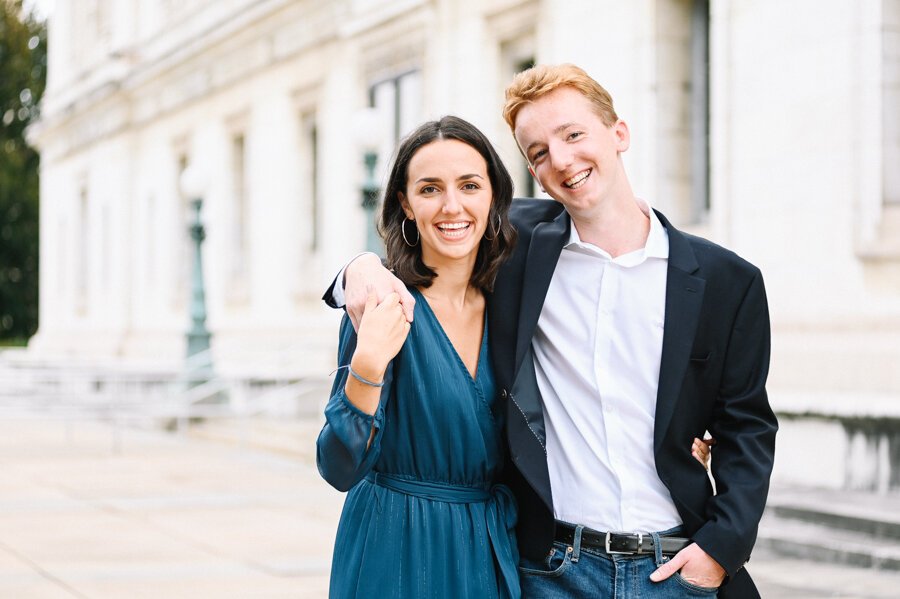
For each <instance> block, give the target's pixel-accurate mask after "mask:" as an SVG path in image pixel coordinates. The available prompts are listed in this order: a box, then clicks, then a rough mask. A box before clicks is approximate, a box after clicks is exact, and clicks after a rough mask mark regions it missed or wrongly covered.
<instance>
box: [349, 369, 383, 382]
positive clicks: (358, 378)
mask: <svg viewBox="0 0 900 599" xmlns="http://www.w3.org/2000/svg"><path fill="white" fill-rule="evenodd" d="M347 369H348V370H349V371H350V375H351V376H352V377H353V378H355V379H356V380H358V381H359V382H360V383H362V384H363V385H368V386H370V387H384V381H381V382H380V383H376V382H375V381H370V380H369V379H367V378H366V377H364V376H362V375H361V374H359V373H358V372H356V371H355V370H353V367H352V366H350V365H349V364H348V365H347Z"/></svg>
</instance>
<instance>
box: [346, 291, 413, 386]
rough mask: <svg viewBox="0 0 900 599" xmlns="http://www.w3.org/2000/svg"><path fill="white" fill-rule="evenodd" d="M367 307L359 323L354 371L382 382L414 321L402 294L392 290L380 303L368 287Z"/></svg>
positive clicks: (353, 363)
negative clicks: (406, 310)
mask: <svg viewBox="0 0 900 599" xmlns="http://www.w3.org/2000/svg"><path fill="white" fill-rule="evenodd" d="M367 292H368V295H367V296H366V305H365V310H364V312H363V315H362V319H361V320H360V323H359V332H358V333H357V342H356V351H355V352H354V353H353V359H352V360H351V366H352V368H353V371H354V372H356V373H357V374H359V375H360V376H362V377H364V378H366V379H369V380H370V381H374V382H379V381H381V379H382V377H383V376H384V371H385V370H386V369H387V365H388V363H389V362H390V361H391V360H393V359H394V356H396V355H397V353H398V352H399V351H400V348H401V347H403V343H404V342H405V341H406V336H407V334H409V328H410V324H409V322H408V321H407V320H406V316H405V315H404V313H403V308H402V307H401V305H400V296H399V295H398V294H397V293H394V292H391V293H389V294H388V295H387V297H385V298H384V301H382V302H381V303H378V297H377V295H376V292H375V288H374V287H373V286H372V285H369V286H368V288H367Z"/></svg>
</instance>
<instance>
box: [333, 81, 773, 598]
mask: <svg viewBox="0 0 900 599" xmlns="http://www.w3.org/2000/svg"><path fill="white" fill-rule="evenodd" d="M506 98H507V102H506V106H505V108H504V117H505V118H506V120H507V123H508V124H509V126H510V129H511V130H512V132H513V135H514V136H515V138H516V141H517V142H518V144H519V147H520V149H521V150H522V153H523V154H524V156H525V158H526V159H527V160H528V163H529V166H530V169H531V172H532V174H533V175H534V176H535V177H536V178H537V180H538V181H539V182H540V184H541V186H542V188H543V189H545V190H546V192H547V193H548V194H550V196H551V197H553V199H554V200H556V202H549V201H546V200H518V201H516V202H514V203H513V207H512V210H511V213H510V220H511V221H512V222H513V224H514V225H515V226H516V227H517V229H518V231H519V243H518V246H517V248H516V251H515V253H514V255H513V257H512V258H511V259H510V261H509V262H508V263H507V264H506V265H505V266H504V267H503V268H502V269H501V272H500V275H499V277H498V279H497V282H496V285H495V291H494V293H493V295H492V296H491V297H490V298H489V306H488V308H489V319H490V326H491V341H492V345H491V353H492V358H493V361H494V366H495V371H496V376H497V383H498V386H499V388H501V389H502V395H503V397H504V398H506V399H507V404H508V409H507V422H506V426H507V434H508V440H509V448H510V457H511V461H512V463H513V464H514V465H515V468H509V472H508V476H509V479H510V480H509V481H508V482H509V484H510V486H511V487H512V488H513V490H514V492H515V494H516V498H517V500H518V502H519V514H520V516H519V523H518V525H517V535H518V538H519V545H520V550H521V553H522V563H521V568H520V571H521V574H522V589H523V594H524V595H525V596H533V597H546V596H554V597H555V596H559V597H584V596H631V594H632V593H634V594H639V595H640V596H641V597H672V596H675V597H680V596H712V595H714V594H715V593H716V592H717V590H718V592H719V595H720V596H722V597H758V596H759V595H758V592H757V591H756V588H755V586H754V585H753V582H752V580H751V579H750V577H749V575H748V574H747V573H746V571H745V570H744V569H743V565H744V563H745V562H746V560H747V559H748V558H749V556H750V551H751V549H752V547H753V544H754V542H755V539H756V531H757V527H758V524H759V520H760V517H761V515H762V511H763V508H764V506H765V501H766V495H767V493H768V483H769V476H770V474H771V469H772V462H773V457H774V439H775V432H776V429H777V423H776V420H775V417H774V414H773V413H772V411H771V409H770V407H769V405H768V400H767V396H766V391H765V380H766V376H767V371H768V360H769V322H768V308H767V302H766V296H765V289H764V287H763V282H762V277H761V275H760V273H759V270H758V269H756V268H755V267H754V266H752V265H750V264H749V263H747V262H746V261H744V260H742V259H741V258H739V257H738V256H736V255H735V254H733V253H732V252H729V251H727V250H725V249H723V248H721V247H719V246H716V245H715V244H712V243H710V242H708V241H706V240H703V239H699V238H696V237H693V236H689V235H685V234H683V233H681V232H679V231H678V230H677V229H675V228H674V227H673V226H672V225H671V224H670V223H669V222H668V221H667V220H666V219H665V217H664V216H663V215H662V214H659V213H657V212H655V211H653V210H651V209H650V208H649V206H648V205H647V204H646V203H645V202H643V201H641V200H639V199H637V198H636V197H635V196H634V194H633V192H632V190H631V186H630V183H629V181H628V178H627V176H626V174H625V169H624V166H623V162H622V159H621V154H622V152H625V151H626V150H627V149H628V146H629V143H630V135H629V131H628V127H627V125H626V124H625V123H624V122H623V121H622V120H621V119H619V118H618V116H617V115H616V113H615V111H614V109H613V105H612V99H611V98H610V96H609V94H608V93H607V92H606V90H604V89H603V88H602V87H601V86H600V85H599V84H598V83H597V82H596V81H594V80H593V79H591V78H590V77H589V76H588V75H587V74H586V73H585V72H584V71H582V70H581V69H579V68H578V67H575V66H573V65H561V66H537V67H534V68H532V69H529V70H528V71H525V72H523V73H520V74H519V75H518V76H517V77H516V78H515V80H514V81H513V82H512V84H511V85H510V86H509V88H507V91H506ZM372 262H373V261H372V260H371V258H365V259H360V260H358V261H357V262H355V263H354V264H352V265H351V267H350V268H349V269H348V272H347V294H348V299H350V300H351V301H350V302H348V304H349V305H350V310H351V312H354V311H356V312H358V304H359V300H358V299H353V298H354V297H356V298H359V297H361V296H364V295H365V287H366V285H367V284H369V283H375V284H376V286H377V287H378V288H379V290H380V292H381V294H386V293H387V292H388V291H390V290H399V287H398V285H397V283H395V282H393V281H391V280H390V279H389V278H388V277H387V274H386V273H385V272H383V269H381V267H380V265H375V264H373V263H372ZM404 291H405V290H404ZM328 295H329V294H326V296H328ZM410 312H411V310H410ZM704 431H709V432H711V433H712V435H713V436H714V437H715V438H716V439H717V441H718V445H717V447H716V451H715V456H714V458H713V461H712V473H713V476H714V478H715V481H716V486H717V493H714V491H713V488H712V485H711V483H710V481H709V479H708V477H707V473H706V471H705V469H704V468H703V467H702V466H700V465H699V464H698V463H697V462H696V461H695V460H694V459H693V458H692V456H691V452H690V445H691V440H692V439H694V438H695V437H702V436H703V433H704ZM610 531H627V533H626V534H621V535H620V534H610ZM720 587H721V588H720Z"/></svg>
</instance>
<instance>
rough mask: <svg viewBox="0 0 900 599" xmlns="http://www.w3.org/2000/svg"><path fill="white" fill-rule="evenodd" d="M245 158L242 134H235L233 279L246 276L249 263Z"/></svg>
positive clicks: (244, 143) (244, 144) (233, 145)
mask: <svg viewBox="0 0 900 599" xmlns="http://www.w3.org/2000/svg"><path fill="white" fill-rule="evenodd" d="M246 158H247V157H246V140H245V138H244V134H243V133H236V134H234V135H232V137H231V176H232V181H231V187H232V225H231V233H232V236H231V247H232V251H233V254H232V263H231V274H232V276H234V277H235V278H243V277H245V276H246V274H247V270H248V263H249V257H248V252H249V246H250V240H249V224H250V223H249V221H250V211H249V208H248V202H247V181H246V179H247V177H246V166H247V164H246V163H247V159H246Z"/></svg>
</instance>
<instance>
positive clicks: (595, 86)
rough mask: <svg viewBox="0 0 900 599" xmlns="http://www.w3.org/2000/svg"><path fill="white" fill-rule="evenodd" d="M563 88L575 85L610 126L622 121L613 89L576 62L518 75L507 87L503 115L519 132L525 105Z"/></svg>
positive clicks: (601, 118)
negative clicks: (597, 80)
mask: <svg viewBox="0 0 900 599" xmlns="http://www.w3.org/2000/svg"><path fill="white" fill-rule="evenodd" d="M560 87H571V88H573V89H575V90H576V91H578V92H580V93H581V94H582V95H583V96H584V97H585V98H587V99H588V101H590V102H591V104H593V105H594V110H595V112H596V113H597V116H599V117H600V120H602V121H603V124H604V125H606V126H607V127H612V126H613V125H615V124H616V121H618V120H619V117H618V116H617V115H616V111H615V109H613V101H612V97H611V96H610V95H609V92H608V91H606V90H605V89H603V86H601V85H600V84H599V83H597V82H596V81H594V80H593V79H591V77H590V75H588V74H587V73H585V72H584V70H583V69H581V68H579V67H576V66H575V65H574V64H560V65H536V66H534V67H531V68H530V69H526V70H524V71H522V72H521V73H519V74H518V75H516V76H515V78H513V80H512V83H510V84H509V87H507V88H506V105H505V106H504V107H503V118H504V119H505V120H506V124H507V125H509V128H510V130H511V131H512V132H513V133H515V130H516V116H517V115H518V114H519V110H521V108H522V106H524V105H525V104H528V103H529V102H534V101H535V100H537V99H538V98H540V97H541V96H543V95H545V94H548V93H550V92H552V91H553V90H555V89H558V88H560Z"/></svg>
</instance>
